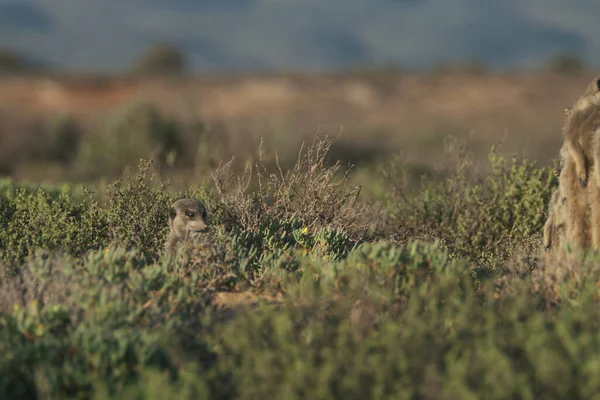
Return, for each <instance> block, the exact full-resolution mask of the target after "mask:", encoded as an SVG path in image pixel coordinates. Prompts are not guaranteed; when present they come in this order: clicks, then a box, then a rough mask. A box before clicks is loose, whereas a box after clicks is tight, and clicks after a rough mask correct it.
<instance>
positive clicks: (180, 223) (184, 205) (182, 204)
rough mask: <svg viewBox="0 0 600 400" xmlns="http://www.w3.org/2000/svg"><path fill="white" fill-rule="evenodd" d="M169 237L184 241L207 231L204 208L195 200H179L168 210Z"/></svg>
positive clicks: (206, 217) (206, 218)
mask: <svg viewBox="0 0 600 400" xmlns="http://www.w3.org/2000/svg"><path fill="white" fill-rule="evenodd" d="M169 228H170V230H171V234H170V235H171V237H172V238H173V239H175V238H176V239H178V240H186V239H188V238H190V237H194V236H197V235H198V234H200V233H204V232H207V231H208V228H209V226H208V215H207V212H206V207H204V204H202V203H201V202H200V201H199V200H197V199H180V200H177V201H176V202H174V203H173V204H171V208H170V209H169Z"/></svg>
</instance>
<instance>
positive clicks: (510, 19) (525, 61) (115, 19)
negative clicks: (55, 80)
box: [0, 0, 600, 70]
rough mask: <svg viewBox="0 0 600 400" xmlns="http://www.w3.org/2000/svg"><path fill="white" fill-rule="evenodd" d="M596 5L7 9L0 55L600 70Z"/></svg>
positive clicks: (147, 4)
mask: <svg viewBox="0 0 600 400" xmlns="http://www.w3.org/2000/svg"><path fill="white" fill-rule="evenodd" d="M598 15H600V1H599V2H591V1H590V0H571V1H570V2H568V3H567V2H565V1H563V0H528V1H521V2H519V1H482V0H327V1H323V0H128V1H114V0H79V1H65V0H0V48H2V47H9V48H14V49H16V50H19V51H23V52H25V53H27V54H29V55H31V56H32V57H34V58H39V59H42V60H45V61H48V62H50V63H52V64H53V65H57V66H62V67H64V68H75V69H78V68H94V69H104V70H119V69H121V70H124V69H127V68H129V66H130V65H131V64H132V63H133V62H134V61H135V60H136V58H137V57H138V56H139V55H140V54H141V53H142V52H143V51H144V50H145V48H146V47H147V46H149V45H151V44H153V43H155V42H159V41H167V42H171V43H175V44H177V45H179V46H180V47H181V48H182V49H183V50H184V51H186V52H188V54H189V57H190V60H191V66H192V68H196V69H199V70H202V69H224V70H226V69H236V70H240V69H263V70H264V69H279V68H294V69H301V68H345V67H352V66H354V65H368V64H388V65H389V64H390V63H396V64H398V65H399V66H401V67H409V68H421V67H432V66H435V65H437V64H440V63H444V62H446V61H459V62H460V61H464V60H478V61H480V62H483V63H485V64H487V65H488V66H490V67H493V68H496V67H497V68H520V67H536V66H539V65H542V64H544V63H546V62H547V60H548V59H549V58H550V57H552V56H554V55H555V54H557V53H560V52H569V53H575V54H579V55H581V56H582V57H583V58H584V59H585V60H586V61H587V62H590V63H594V64H596V65H597V64H600V24H598V23H597V16H598Z"/></svg>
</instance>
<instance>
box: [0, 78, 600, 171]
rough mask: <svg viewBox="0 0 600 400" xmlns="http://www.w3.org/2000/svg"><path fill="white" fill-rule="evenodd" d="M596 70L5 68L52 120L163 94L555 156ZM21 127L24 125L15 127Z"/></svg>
mask: <svg viewBox="0 0 600 400" xmlns="http://www.w3.org/2000/svg"><path fill="white" fill-rule="evenodd" d="M591 77H592V75H590V74H584V75H581V76H569V75H564V74H550V73H520V74H511V75H491V74H490V75H487V74H483V75H474V74H467V73H458V72H454V73H453V72H448V73H438V74H434V73H432V74H423V75H415V74H404V73H398V72H384V73H380V74H375V73H352V74H350V73H348V74H336V75H333V74H332V75H307V74H305V75H291V74H288V75H286V74H279V75H254V76H244V77H241V76H239V77H218V76H204V77H195V78H179V79H176V78H171V79H169V78H150V77H147V78H130V79H128V78H108V77H85V76H79V77H60V78H48V77H30V76H29V77H13V78H9V77H5V78H3V79H0V115H2V116H3V118H4V119H5V120H7V119H8V120H10V119H15V120H18V121H28V120H29V121H31V120H51V119H53V118H56V117H57V116H59V115H61V114H65V113H68V114H71V115H72V116H73V117H75V118H76V119H77V120H80V121H82V122H84V123H88V122H92V121H94V120H96V119H97V118H101V117H103V116H105V115H107V114H109V113H111V112H113V111H115V110H118V109H119V108H122V107H124V106H126V105H128V104H131V103H133V102H139V101H143V102H149V103H152V104H155V105H156V106H157V107H158V108H159V109H160V110H161V111H163V112H164V113H166V114H168V115H171V116H174V117H176V118H177V119H181V120H202V121H208V122H211V123H218V124H221V125H226V126H228V127H229V130H230V131H232V132H234V134H236V135H238V134H239V135H240V136H243V135H248V134H250V133H251V132H252V134H254V135H266V136H268V135H269V133H270V132H273V131H277V132H276V133H277V134H279V135H281V136H288V137H290V138H293V139H294V140H292V141H294V144H295V142H296V141H297V140H299V138H310V137H312V136H313V135H314V134H315V133H316V132H317V130H320V131H321V132H323V133H329V134H334V135H335V134H337V133H338V132H339V130H340V127H342V129H343V134H342V138H343V139H344V140H345V141H346V142H348V143H351V144H356V147H362V148H364V147H365V146H367V147H369V146H371V147H374V148H375V149H374V150H377V149H379V148H380V149H381V150H382V151H383V150H389V149H392V148H393V149H395V150H398V151H399V150H405V152H406V153H407V154H408V156H409V157H412V158H415V159H416V160H421V161H422V160H424V158H425V159H426V158H428V157H434V156H435V154H436V153H437V152H438V151H439V150H440V148H441V147H442V146H443V139H444V137H446V136H447V135H455V136H458V137H462V138H467V139H469V140H470V142H471V143H472V145H473V146H475V147H476V148H477V147H478V146H479V148H481V149H482V150H484V148H487V146H488V145H489V144H491V143H495V142H497V141H499V140H501V139H503V140H504V142H505V144H504V147H503V150H504V151H507V152H517V153H519V154H522V153H523V152H525V154H526V155H527V156H529V157H532V158H534V159H538V160H540V161H543V162H546V161H548V160H549V159H551V158H555V157H556V156H557V154H558V148H559V143H560V141H561V131H560V129H561V126H562V123H563V120H564V113H563V110H564V108H566V107H568V106H570V105H571V104H572V103H573V101H575V99H576V98H577V96H579V94H580V93H581V92H582V90H583V88H584V87H585V86H586V83H587V82H588V80H589V79H591ZM14 135H19V132H14Z"/></svg>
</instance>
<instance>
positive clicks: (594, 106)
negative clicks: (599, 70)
mask: <svg viewBox="0 0 600 400" xmlns="http://www.w3.org/2000/svg"><path fill="white" fill-rule="evenodd" d="M565 114H566V115H567V118H566V123H565V126H564V128H563V130H564V134H565V143H564V144H563V147H562V148H561V162H562V172H561V175H560V179H559V187H560V191H561V193H562V195H563V197H565V198H566V205H567V215H568V221H567V229H566V235H567V238H568V240H569V242H570V243H571V244H572V245H573V247H574V249H576V250H583V249H586V248H589V247H590V246H593V247H594V248H597V249H598V248H600V204H598V200H600V168H598V166H600V137H598V136H599V135H598V133H600V75H598V76H597V77H596V78H594V80H592V82H591V83H590V84H589V85H588V87H587V89H586V90H585V92H584V93H583V95H582V96H581V97H580V98H579V99H578V100H577V102H575V104H574V105H573V107H572V108H571V109H568V110H565ZM590 182H591V184H589V183H590Z"/></svg>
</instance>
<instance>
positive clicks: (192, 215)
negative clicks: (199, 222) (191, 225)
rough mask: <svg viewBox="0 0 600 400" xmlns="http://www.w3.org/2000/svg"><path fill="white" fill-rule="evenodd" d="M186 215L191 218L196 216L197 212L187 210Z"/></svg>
mask: <svg viewBox="0 0 600 400" xmlns="http://www.w3.org/2000/svg"><path fill="white" fill-rule="evenodd" d="M185 215H187V216H188V217H190V218H194V217H195V216H196V213H195V212H193V211H186V212H185Z"/></svg>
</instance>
